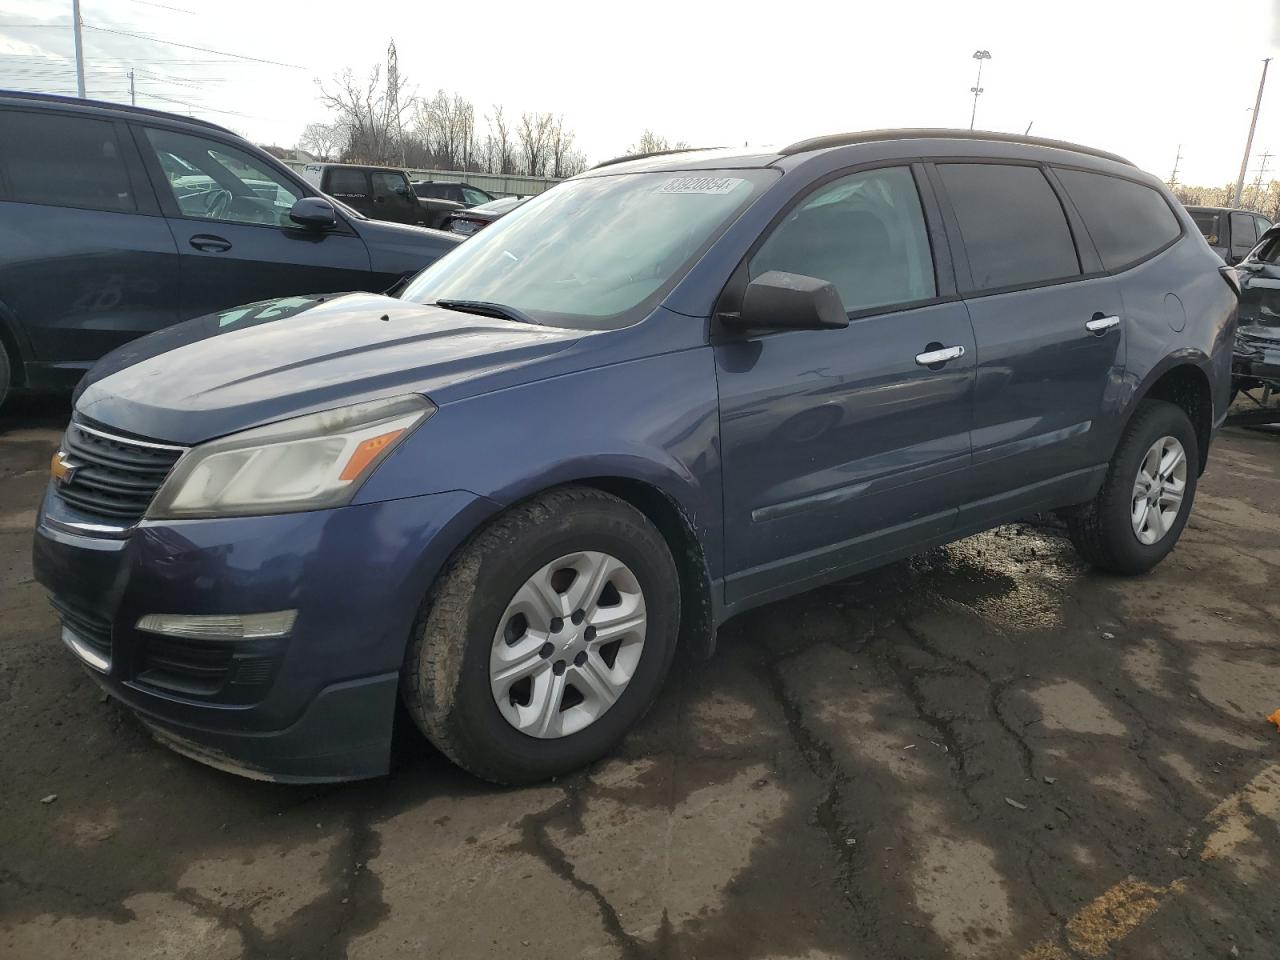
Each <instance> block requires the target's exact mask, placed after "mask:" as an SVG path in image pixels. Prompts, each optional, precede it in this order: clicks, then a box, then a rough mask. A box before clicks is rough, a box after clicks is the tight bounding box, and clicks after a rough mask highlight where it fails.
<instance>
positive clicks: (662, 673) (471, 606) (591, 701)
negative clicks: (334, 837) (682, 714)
mask: <svg viewBox="0 0 1280 960" xmlns="http://www.w3.org/2000/svg"><path fill="white" fill-rule="evenodd" d="M587 551H590V553H587ZM575 555H580V556H581V557H582V558H583V562H584V563H590V562H593V561H591V560H590V559H589V558H593V557H603V558H604V560H605V561H608V560H614V561H615V562H617V563H618V564H619V566H620V567H621V568H622V569H621V570H619V571H617V573H616V574H607V575H606V574H603V573H602V574H601V575H600V577H601V578H606V577H607V579H602V582H603V584H604V585H603V586H602V587H601V589H600V590H598V591H595V595H596V596H598V597H600V598H601V602H600V603H599V605H597V604H596V603H595V601H594V600H593V599H590V598H589V599H588V601H586V602H585V603H584V604H583V607H584V608H585V609H588V610H591V611H593V612H592V614H591V617H592V618H599V622H601V623H603V622H604V618H605V617H606V616H607V615H608V610H609V609H610V604H613V607H614V609H616V610H622V609H623V607H622V606H621V605H619V604H624V603H627V602H634V601H635V597H636V593H635V591H637V590H638V591H639V598H640V601H639V602H640V603H641V604H642V606H640V607H632V608H630V609H632V610H633V611H634V610H635V609H638V610H639V614H638V616H639V618H640V620H641V621H643V623H644V626H643V631H642V636H641V637H640V639H639V641H638V647H637V646H630V647H624V646H622V645H623V644H633V645H634V644H636V643H637V640H636V636H635V635H634V634H629V636H630V639H627V640H617V641H613V643H615V644H616V645H617V646H615V649H614V652H613V657H614V659H613V660H611V661H609V663H608V673H610V674H612V673H613V672H614V671H615V668H617V669H619V670H625V669H630V670H631V671H632V672H631V673H630V679H629V680H626V681H625V685H624V686H622V687H621V688H620V691H621V692H620V693H616V699H613V700H610V699H609V697H600V696H599V695H597V694H593V696H592V697H591V698H586V697H584V698H583V702H582V703H581V704H578V705H577V707H576V708H575V707H571V706H563V707H562V706H559V704H570V703H571V700H572V699H573V698H574V697H575V696H581V693H579V692H578V691H577V689H576V687H573V686H572V683H573V680H574V678H575V677H577V678H579V685H581V686H584V688H585V687H587V683H583V682H582V681H583V680H584V679H586V680H589V679H590V678H589V677H588V672H587V671H589V670H597V671H598V669H599V667H598V664H599V663H602V662H603V661H604V659H607V650H606V649H605V647H599V648H594V647H593V648H592V650H593V652H592V654H591V655H590V657H589V656H588V654H587V652H586V650H578V652H577V653H576V654H574V650H573V649H572V648H570V647H569V646H567V644H568V643H569V640H567V639H564V638H567V637H571V636H576V637H577V638H578V639H577V640H575V641H574V642H575V643H585V642H586V641H585V639H584V638H587V637H588V635H589V633H591V634H594V627H592V626H591V624H592V622H593V620H592V619H588V618H585V617H584V618H583V620H582V621H579V620H577V619H576V618H574V617H571V618H569V619H565V618H558V617H550V619H548V620H547V621H546V623H547V624H549V625H543V626H541V627H540V628H539V629H535V624H534V623H533V620H538V618H539V615H538V613H537V612H536V611H535V610H534V609H533V606H530V607H529V608H528V609H529V610H530V616H531V618H532V620H531V619H525V620H524V621H523V624H521V623H520V620H521V617H522V616H523V614H520V613H516V614H515V615H512V613H511V610H512V607H513V606H515V605H517V604H518V603H519V602H520V599H521V597H523V596H526V595H528V594H526V591H528V590H529V589H530V585H531V583H533V582H534V580H533V578H534V577H535V575H537V576H538V577H540V578H541V577H542V574H544V573H546V576H545V578H542V579H538V580H537V582H538V583H540V584H542V583H545V585H547V587H548V588H549V589H551V588H552V585H554V584H556V578H557V577H561V575H562V574H564V575H565V576H570V575H571V576H573V579H572V585H571V586H568V587H566V588H565V592H564V593H563V594H561V595H560V596H562V597H564V598H570V597H571V596H573V595H574V594H573V593H572V591H573V590H574V586H576V585H578V583H579V581H578V578H577V575H575V574H565V570H566V569H567V568H559V569H557V570H556V572H554V573H547V571H548V570H551V569H552V568H553V567H554V565H555V564H557V563H560V562H561V561H563V560H566V559H569V558H573V557H575ZM584 569H590V568H589V567H584ZM599 569H600V570H602V571H603V570H605V569H607V563H604V562H602V563H601V565H600V566H599ZM623 571H625V574H624V573H623ZM595 580H596V576H595V575H594V574H593V575H591V576H589V577H585V578H584V579H583V581H582V583H583V586H582V587H581V588H580V589H581V590H582V591H585V592H587V593H590V592H591V587H592V585H593V584H594V582H595ZM588 581H590V582H588ZM623 581H625V583H624V582H623ZM560 583H561V584H563V583H564V579H563V578H562V579H561V580H560ZM615 583H623V588H622V589H623V591H624V592H623V593H622V594H619V593H618V591H617V589H615V588H614V584H615ZM610 589H613V590H614V594H613V595H614V596H617V597H619V598H620V599H619V600H618V602H617V604H614V601H612V600H610V601H608V602H606V600H605V599H604V598H605V594H606V593H607V591H609V590H610ZM518 592H519V593H520V596H517V593H518ZM547 595H548V594H545V593H543V594H538V595H537V596H539V597H542V596H547ZM622 597H626V598H629V599H627V600H623V599H621V598H622ZM551 599H552V600H555V597H554V596H553V597H552V598H551ZM569 605H572V604H569ZM613 616H615V617H617V618H618V620H617V622H618V624H621V622H622V620H624V619H627V618H625V617H621V616H619V615H618V614H613ZM556 619H559V620H560V621H561V626H560V628H556V626H555V620H556ZM632 619H633V620H634V617H633V618H632ZM679 621H680V581H679V576H678V574H677V571H676V566H675V562H674V561H673V560H672V557H671V552H670V550H669V549H668V547H667V544H666V542H665V540H664V539H663V537H662V535H661V534H660V533H659V532H658V530H657V529H656V528H655V527H654V525H653V524H652V523H650V522H649V520H648V518H646V517H645V516H644V515H643V514H642V513H640V512H639V511H638V510H636V509H635V508H634V507H632V506H631V505H630V504H627V503H625V502H624V501H622V500H619V499H617V498H616V497H613V496H610V495H609V494H606V493H603V492H601V491H598V490H594V489H591V488H586V487H562V488H560V489H557V490H553V491H550V492H548V493H544V494H542V495H540V496H538V497H536V498H534V499H532V500H529V501H527V502H525V503H522V504H518V505H517V506H515V507H512V508H511V509H510V510H508V511H507V512H506V513H504V514H502V515H501V516H499V517H497V518H496V519H494V520H492V521H491V522H490V523H489V524H488V525H486V526H485V527H483V528H482V529H481V530H480V531H479V532H477V533H476V534H475V535H473V536H472V537H471V539H470V540H469V541H468V542H467V543H466V544H464V545H463V546H462V547H461V548H460V549H459V550H458V552H457V553H456V554H455V555H454V557H453V558H452V559H451V561H450V562H449V564H448V566H447V567H446V569H445V570H444V572H443V573H442V574H441V575H440V577H439V579H438V580H437V581H436V583H435V585H434V586H433V587H432V589H431V591H430V592H429V594H428V596H427V599H426V602H425V603H424V605H423V610H422V613H421V614H420V615H419V618H418V622H417V623H416V624H415V626H414V629H413V635H412V637H411V639H410V644H409V650H408V654H407V656H406V660H405V665H404V669H403V671H402V673H401V694H402V697H403V699H404V703H405V706H406V707H407V708H408V711H409V713H410V715H411V716H412V717H413V719H414V722H415V723H416V724H417V726H418V727H419V729H421V730H422V732H423V734H424V735H425V736H426V737H427V739H429V740H430V741H431V742H432V743H433V744H434V745H435V746H436V747H437V748H438V749H439V750H440V751H441V752H442V753H444V754H445V755H446V756H447V757H449V758H450V759H451V760H453V762H454V763H456V764H457V765H458V766H460V767H462V768H463V769H465V770H467V771H469V772H470V773H472V774H474V775H476V776H478V777H481V778H483V779H485V780H490V781H493V782H495V783H502V784H521V783H532V782H536V781H539V780H545V779H547V778H549V777H554V776H558V775H560V774H564V773H568V772H569V771H571V770H575V769H577V768H579V767H582V766H584V765H585V764H588V763H590V762H591V761H593V760H595V759H597V758H599V757H600V756H602V755H604V754H605V753H607V752H608V751H609V750H610V749H611V748H612V747H613V746H614V745H615V744H616V743H617V742H618V741H619V740H620V739H621V738H622V736H623V735H624V734H625V733H626V732H627V730H628V729H629V728H630V727H631V726H632V725H633V724H635V722H636V721H637V720H639V719H640V717H641V716H643V715H644V713H645V711H647V710H648V709H649V707H650V706H651V705H652V704H653V701H654V700H655V699H656V697H657V694H658V691H659V689H660V688H661V686H662V683H663V681H664V680H665V679H666V675H667V672H668V671H669V669H670V667H671V661H672V658H673V656H674V655H675V648H676V637H677V635H678V632H679V625H680V622H679ZM539 624H541V621H540V620H539ZM575 624H576V625H575ZM500 629H501V630H502V631H504V632H503V634H502V635H501V636H499V630H500ZM602 629H604V630H610V629H611V628H609V627H607V626H605V627H602ZM553 631H554V632H553ZM612 632H615V633H616V632H617V630H616V628H613V629H612ZM530 638H532V639H530ZM541 639H545V640H546V642H545V643H543V644H542V645H541V647H540V649H539V655H540V656H541V657H543V658H544V659H545V660H546V663H545V664H537V665H536V669H537V671H538V673H537V677H538V678H540V679H537V680H535V679H532V678H531V679H529V680H528V681H527V682H528V683H529V686H528V687H527V688H525V689H527V691H528V693H527V695H528V697H529V701H528V704H527V705H522V704H521V699H522V697H523V696H524V695H525V690H522V689H519V684H520V683H522V682H525V681H523V680H522V681H516V682H515V683H513V684H511V686H510V690H509V692H508V693H506V694H500V691H499V685H500V682H501V681H500V680H498V679H493V677H494V676H496V674H497V673H498V672H499V668H498V667H495V666H494V663H495V662H497V658H499V657H501V656H505V655H506V653H505V652H504V649H503V647H502V644H503V643H504V642H505V643H507V644H508V645H509V646H510V648H511V650H512V651H524V650H527V649H530V648H529V647H528V646H527V644H529V643H531V642H534V641H539V640H541ZM552 640H555V641H556V643H555V644H553V643H552V642H551V641H552ZM562 642H563V643H565V644H566V646H565V647H564V648H563V649H562V648H561V647H560V646H559V644H561V643H562ZM551 647H554V648H555V652H554V653H552V654H548V653H547V652H546V651H547V650H548V648H551ZM623 649H627V650H629V651H634V652H629V653H627V654H626V656H625V658H624V655H623V654H622V653H621V652H619V651H621V650H623ZM562 653H563V654H564V656H565V659H563V660H561V659H560V657H561V654H562ZM512 655H513V656H514V655H515V654H514V653H513V654H512ZM571 655H573V656H574V657H575V658H574V659H572V660H570V659H568V658H569V657H570V656H571ZM596 656H599V657H600V658H601V659H600V660H595V659H591V657H596ZM578 658H581V659H578ZM637 658H638V659H637ZM588 659H590V663H588ZM624 659H625V660H626V661H627V662H626V664H624V663H623V660H624ZM521 660H522V662H523V661H525V660H527V661H530V662H532V660H533V657H532V656H530V655H529V654H521ZM512 662H515V660H513V661H512ZM548 671H550V672H548ZM556 671H559V672H558V673H557V672H556ZM551 676H555V677H559V678H560V679H561V680H562V681H563V683H564V684H565V686H564V687H563V689H564V699H563V700H559V701H557V706H556V707H555V708H554V710H537V703H538V702H541V703H543V704H548V703H551V702H552V700H553V696H546V697H543V698H542V699H541V700H540V701H535V694H536V691H537V690H541V689H550V690H553V691H554V690H555V689H556V688H555V682H556V681H553V680H550V679H548V678H549V677H551ZM595 676H596V674H591V677H595ZM535 683H546V684H550V686H548V687H537V688H535V687H534V686H533V684H535ZM606 687H607V689H608V690H609V691H610V692H611V693H613V692H615V688H614V687H613V686H611V685H606ZM596 689H597V690H600V689H605V688H600V687H598V688H596ZM500 699H501V701H502V706H501V707H500V705H499V701H500ZM607 703H611V705H605V706H603V707H601V706H600V705H601V704H607ZM588 707H591V708H592V709H595V710H599V711H600V712H599V713H598V715H596V716H594V718H593V719H591V720H589V721H587V723H586V725H585V726H582V727H581V728H578V729H568V730H566V731H565V732H558V728H560V727H564V728H570V727H572V726H573V723H576V722H580V720H581V717H583V716H586V715H587V712H588ZM574 709H577V713H572V714H571V712H572V711H573V710H574ZM504 711H505V713H504ZM534 713H536V714H537V716H538V717H539V718H543V717H547V718H550V719H548V720H547V725H548V726H549V727H552V728H554V729H552V730H550V731H547V730H540V729H539V728H540V726H541V722H540V721H538V722H533V723H532V724H531V725H530V726H529V727H528V728H526V729H522V728H518V727H517V725H516V720H515V719H510V718H509V717H510V716H514V715H516V714H519V715H521V716H525V715H531V714H534ZM571 720H572V722H571Z"/></svg>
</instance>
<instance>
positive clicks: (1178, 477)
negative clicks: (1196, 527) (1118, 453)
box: [1131, 437, 1187, 546]
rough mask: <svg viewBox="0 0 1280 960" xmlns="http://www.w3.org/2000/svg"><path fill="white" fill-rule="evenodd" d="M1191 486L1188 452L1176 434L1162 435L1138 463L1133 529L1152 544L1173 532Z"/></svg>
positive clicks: (1147, 542)
mask: <svg viewBox="0 0 1280 960" xmlns="http://www.w3.org/2000/svg"><path fill="white" fill-rule="evenodd" d="M1186 490H1187V453H1186V451H1185V450H1184V449H1183V448H1182V444H1181V443H1179V442H1178V440H1177V438H1175V437H1161V438H1160V439H1159V440H1157V441H1156V442H1155V443H1153V444H1152V445H1151V448H1150V449H1149V450H1147V453H1146V455H1145V456H1144V457H1143V458H1142V462H1141V463H1140V464H1139V465H1138V476H1137V477H1136V478H1135V479H1134V482H1133V500H1132V511H1131V519H1132V521H1133V533H1134V536H1136V537H1137V538H1138V540H1139V541H1140V542H1141V543H1145V544H1147V545H1148V546H1149V545H1151V544H1153V543H1157V542H1159V541H1160V540H1162V539H1164V537H1165V536H1166V535H1167V534H1168V533H1169V530H1170V529H1171V528H1172V527H1173V525H1174V523H1175V522H1176V521H1177V519H1178V513H1179V511H1181V509H1182V498H1183V497H1184V496H1185V494H1186Z"/></svg>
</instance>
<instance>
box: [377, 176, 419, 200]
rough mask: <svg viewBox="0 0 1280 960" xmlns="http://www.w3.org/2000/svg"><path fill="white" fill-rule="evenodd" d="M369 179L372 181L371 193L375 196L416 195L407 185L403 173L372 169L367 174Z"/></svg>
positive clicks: (407, 181) (407, 182) (404, 196)
mask: <svg viewBox="0 0 1280 960" xmlns="http://www.w3.org/2000/svg"><path fill="white" fill-rule="evenodd" d="M369 179H370V180H372V182H373V195H374V196H375V197H390V196H399V197H402V198H415V197H416V196H417V195H416V194H415V193H414V192H413V189H412V188H411V187H410V186H409V179H408V177H406V176H405V175H404V174H403V173H396V172H394V171H391V170H374V171H373V172H371V173H370V174H369Z"/></svg>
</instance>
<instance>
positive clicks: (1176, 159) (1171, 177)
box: [1169, 144, 1182, 190]
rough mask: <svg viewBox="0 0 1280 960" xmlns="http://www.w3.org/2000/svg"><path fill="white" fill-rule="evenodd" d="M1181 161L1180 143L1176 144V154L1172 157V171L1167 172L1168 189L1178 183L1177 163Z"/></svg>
mask: <svg viewBox="0 0 1280 960" xmlns="http://www.w3.org/2000/svg"><path fill="white" fill-rule="evenodd" d="M1181 162H1182V144H1178V155H1177V156H1176V157H1174V158H1173V173H1171V174H1169V189H1170V190H1172V189H1173V188H1174V187H1176V186H1177V185H1178V164H1180V163H1181Z"/></svg>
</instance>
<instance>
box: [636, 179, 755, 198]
mask: <svg viewBox="0 0 1280 960" xmlns="http://www.w3.org/2000/svg"><path fill="white" fill-rule="evenodd" d="M742 182H743V181H742V178H741V177H673V178H672V179H670V180H668V181H667V182H666V183H664V184H663V185H662V186H660V187H659V188H658V191H657V192H658V193H714V194H723V193H729V192H730V191H732V190H733V188H734V187H736V186H737V185H738V184H740V183H742Z"/></svg>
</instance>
